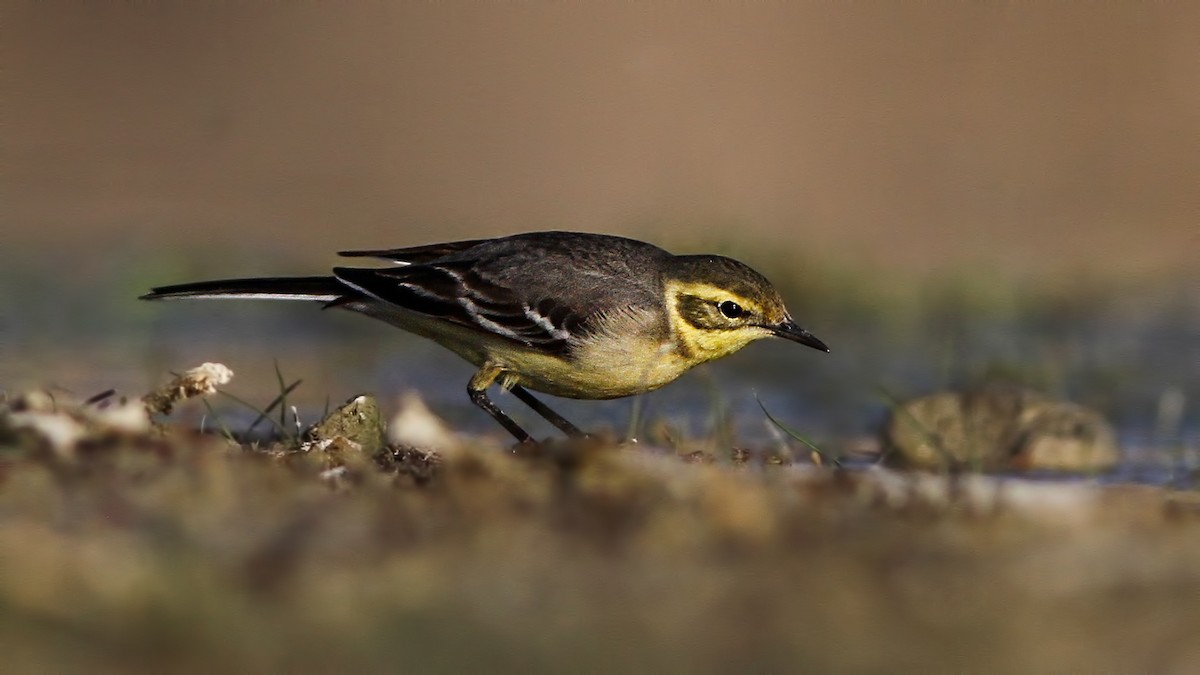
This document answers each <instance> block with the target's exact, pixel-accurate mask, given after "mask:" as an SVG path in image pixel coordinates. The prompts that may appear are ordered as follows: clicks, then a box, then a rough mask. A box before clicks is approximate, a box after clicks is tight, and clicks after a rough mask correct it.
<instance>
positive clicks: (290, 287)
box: [140, 277, 357, 302]
mask: <svg viewBox="0 0 1200 675" xmlns="http://www.w3.org/2000/svg"><path fill="white" fill-rule="evenodd" d="M347 295H357V293H356V292H355V291H353V290H352V289H350V288H347V287H346V286H344V285H342V284H341V283H339V282H338V280H337V279H335V278H334V277H267V278H260V279H218V280H215V281H197V282H193V283H189V284H177V285H174V286H159V287H158V288H152V289H150V292H149V293H147V294H145V295H143V296H141V298H140V299H141V300H174V299H178V298H190V299H210V298H220V299H242V300H310V301H317V302H335V301H339V300H341V299H343V298H344V297H345V296H347Z"/></svg>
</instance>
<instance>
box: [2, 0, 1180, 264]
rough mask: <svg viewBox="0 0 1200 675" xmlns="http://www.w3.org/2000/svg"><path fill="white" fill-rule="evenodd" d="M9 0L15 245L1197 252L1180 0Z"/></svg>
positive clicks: (304, 252)
mask: <svg viewBox="0 0 1200 675" xmlns="http://www.w3.org/2000/svg"><path fill="white" fill-rule="evenodd" d="M5 15H6V18H5V24H6V30H5V31H4V33H5V37H4V43H5V44H4V51H5V54H4V62H5V64H6V65H5V68H4V72H3V78H4V81H5V82H4V90H5V95H4V101H5V109H6V110H5V114H4V117H5V124H3V126H2V128H0V133H2V134H3V145H4V160H3V161H4V163H5V164H6V165H7V166H6V169H5V171H4V176H5V177H4V180H3V201H4V204H5V207H4V209H3V214H2V215H0V218H2V219H3V229H4V232H5V235H4V248H5V249H6V250H7V252H8V254H10V255H11V254H13V253H14V252H23V251H33V250H36V249H38V248H40V247H42V246H45V245H54V246H64V245H65V246H66V247H68V249H71V248H75V247H78V248H79V250H87V251H94V252H103V251H107V250H109V247H110V246H113V245H119V246H128V245H130V244H132V245H134V246H135V247H136V248H137V249H138V250H139V251H146V250H158V249H162V250H168V249H169V250H176V251H178V250H188V249H189V248H192V247H194V246H200V247H201V248H198V249H193V250H196V251H197V253H196V254H195V255H200V253H199V251H200V250H206V251H210V252H211V251H218V250H224V249H227V248H228V247H232V246H238V247H241V248H242V250H249V251H251V252H252V255H268V254H269V253H270V252H271V251H273V250H275V247H284V249H285V250H284V253H285V254H287V255H294V256H299V257H303V258H309V257H311V258H314V259H317V260H325V259H326V257H327V254H328V252H330V251H332V250H335V249H338V248H343V247H353V246H373V245H402V244H411V243H419V242H423V241H427V240H430V239H437V238H441V237H468V236H478V235H482V234H497V233H504V232H511V231H518V230H528V229H538V228H552V227H553V228H558V227H561V228H574V229H587V230H603V231H612V232H618V233H629V234H638V235H642V236H645V237H649V238H657V239H659V240H661V241H664V242H665V243H669V244H677V245H679V246H682V247H685V248H686V247H687V246H688V245H689V244H695V245H700V244H701V243H707V244H712V243H714V242H717V243H719V242H730V243H732V244H734V245H736V247H737V248H738V249H741V250H745V249H751V250H753V249H755V248H758V247H759V246H762V247H764V248H765V247H767V246H781V245H782V247H781V248H779V249H778V250H783V251H786V252H789V253H790V252H794V253H797V254H804V255H806V256H807V257H810V258H811V257H821V258H824V259H827V260H834V261H840V262H844V263H846V264H848V265H863V266H864V269H869V266H875V265H881V264H883V265H889V266H894V267H896V268H899V269H910V270H912V269H915V270H926V269H931V268H933V269H939V268H944V267H946V266H952V267H963V266H967V265H972V264H975V263H979V262H986V263H987V264H988V265H989V267H990V269H992V270H993V271H995V270H1002V271H1005V272H1011V273H1016V274H1021V273H1027V272H1037V273H1041V272H1047V271H1055V270H1062V269H1076V268H1078V267H1087V268H1093V269H1097V270H1102V271H1105V272H1119V273H1122V274H1129V275H1134V276H1141V275H1146V274H1149V275H1154V276H1157V275H1160V274H1171V273H1176V272H1179V271H1181V270H1186V269H1188V266H1189V265H1192V264H1194V262H1195V251H1196V250H1200V191H1198V190H1197V186H1198V185H1200V68H1197V64H1200V41H1198V40H1196V35H1197V34H1198V33H1200V3H1187V2H1156V3H1139V2H1129V3H1044V4H1042V3H1023V2H1002V3H1001V2H996V3H987V2H979V3H959V2H921V3H829V2H804V3H763V4H758V3H727V4H721V5H719V6H715V7H714V6H707V7H694V6H688V5H684V4H679V3H662V4H658V3H619V4H617V3H611V4H604V3H593V4H580V3H561V4H553V5H550V4H541V3H455V2H439V3H426V2H411V3H357V4H354V5H353V6H350V5H341V4H337V3H207V2H190V3H91V4H85V3H36V4H35V3H21V4H15V5H10V6H9V7H8V8H7V9H6V10H5ZM240 271H249V270H240ZM259 271H267V270H259Z"/></svg>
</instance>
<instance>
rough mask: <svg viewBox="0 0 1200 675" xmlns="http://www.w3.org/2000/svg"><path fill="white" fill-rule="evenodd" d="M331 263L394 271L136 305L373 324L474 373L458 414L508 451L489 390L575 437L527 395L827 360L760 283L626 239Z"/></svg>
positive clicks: (536, 242)
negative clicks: (236, 302)
mask: <svg viewBox="0 0 1200 675" xmlns="http://www.w3.org/2000/svg"><path fill="white" fill-rule="evenodd" d="M339 255H342V256H348V257H356V258H378V259H382V260H387V261H390V262H392V263H394V264H395V265H394V266H392V267H385V268H360V267H335V268H333V275H332V276H316V277H267V278H260V279H226V280H219V281H201V282H197V283H190V284H180V285H177V286H163V287H160V288H155V289H153V290H152V291H151V292H150V293H147V294H146V295H143V296H142V298H143V299H145V300H166V299H175V298H248V299H264V300H306V301H312V302H320V303H324V306H325V307H339V308H342V309H348V310H350V311H354V312H359V313H362V314H366V315H367V316H371V317H374V318H376V319H381V320H383V321H386V322H388V323H390V324H392V325H395V326H398V327H400V328H403V329H404V330H407V331H409V332H412V333H416V334H417V335H421V336H423V337H427V338H429V339H431V340H433V341H435V342H437V343H438V344H440V345H442V346H443V347H446V348H447V349H449V350H450V351H452V352H454V353H455V354H458V355H459V356H461V357H462V358H464V359H466V360H467V361H469V362H471V363H472V364H474V365H475V366H476V367H477V368H478V369H479V370H478V371H476V373H475V375H474V377H472V378H471V380H470V382H469V383H468V384H467V392H468V394H469V395H470V397H471V400H472V401H473V402H474V403H475V405H477V406H479V407H480V408H482V409H483V410H485V411H486V412H487V413H488V414H489V415H491V416H492V417H493V418H494V419H495V420H496V421H497V422H499V423H500V424H501V425H502V426H503V427H504V428H505V429H507V430H508V431H509V433H511V434H512V435H513V436H515V437H516V438H517V440H518V441H521V442H524V441H528V440H529V439H530V436H529V433H528V432H526V431H525V430H524V429H522V428H521V426H520V425H518V424H517V423H516V422H514V421H513V420H512V418H510V417H509V416H508V415H506V414H505V413H504V412H503V411H501V410H500V408H498V407H497V406H496V404H495V403H493V402H492V400H491V399H490V398H488V395H487V389H488V387H489V386H491V385H492V384H494V383H496V384H499V385H500V386H502V387H504V388H505V389H508V390H509V391H511V392H512V393H513V395H514V396H516V397H517V398H518V399H519V400H521V401H522V402H524V403H525V404H527V405H528V406H529V407H530V408H532V409H533V410H534V411H535V412H536V413H537V414H539V415H541V416H542V417H543V418H545V419H546V420H547V421H548V422H550V423H551V424H553V425H554V426H555V427H557V428H558V429H560V430H562V431H563V433H566V434H568V435H570V436H578V435H581V434H580V431H579V429H578V428H576V427H575V425H573V424H571V423H570V422H568V421H567V420H566V419H564V418H563V417H562V416H561V415H559V414H558V413H556V412H554V411H553V410H551V409H550V408H549V407H548V406H546V404H545V403H542V402H541V401H539V400H538V399H536V398H534V397H533V395H531V394H530V393H529V392H528V391H527V390H526V389H527V388H528V389H533V390H535V391H540V392H545V393H547V394H552V395H554V396H565V397H567V398H576V399H611V398H620V397H622V396H631V395H633V394H640V393H643V392H647V391H652V390H654V389H657V388H659V387H661V386H663V385H664V384H667V383H668V382H670V381H672V380H674V379H675V378H677V377H679V376H680V375H682V374H683V373H684V372H685V371H687V370H688V369H690V368H692V367H694V366H697V365H699V364H701V363H705V362H707V361H711V360H713V359H719V358H721V357H723V356H728V355H729V354H732V353H733V352H736V351H737V350H739V349H741V348H742V347H745V346H746V345H747V344H749V343H751V342H753V341H755V340H758V339H760V338H765V337H772V336H775V337H782V338H786V339H788V340H792V341H795V342H799V343H800V344H802V345H807V346H809V347H813V348H815V349H820V350H822V351H826V352H828V351H829V349H828V348H827V347H826V346H825V344H824V343H823V342H821V341H820V340H818V339H817V338H816V337H814V336H813V335H812V334H811V333H809V332H808V331H806V330H804V329H803V328H801V327H800V326H798V325H797V324H796V322H795V321H794V320H793V319H792V317H791V315H790V314H788V311H787V309H786V308H785V307H784V304H783V299H782V298H780V296H779V292H778V291H777V290H775V287H774V286H773V285H771V282H769V281H767V279H766V278H765V277H763V275H761V274H759V273H758V272H755V271H754V270H752V269H750V267H748V266H746V265H744V264H742V263H740V262H738V261H736V260H733V259H731V258H726V257H723V256H719V255H672V254H671V253H668V252H667V251H664V250H663V249H661V248H658V247H657V246H653V245H651V244H647V243H645V242H641V241H636V240H633V239H626V238H624V237H614V236H608V235H602V234H585V233H579V232H531V233H527V234H517V235H513V236H509V237H499V238H496V239H473V240H470V241H456V242H448V243H443V244H430V245H427V246H415V247H411V248H398V249H388V250H373V251H344V252H342V253H340V254H339Z"/></svg>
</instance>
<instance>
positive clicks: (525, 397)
mask: <svg viewBox="0 0 1200 675" xmlns="http://www.w3.org/2000/svg"><path fill="white" fill-rule="evenodd" d="M510 391H511V392H512V393H513V396H516V397H517V398H518V399H520V401H521V402H522V403H524V404H525V405H527V406H529V407H530V408H533V411H534V412H535V413H537V414H539V415H541V416H542V418H543V419H545V420H546V421H547V422H549V423H550V424H553V425H554V426H556V427H558V429H559V431H561V432H563V433H564V434H566V435H568V436H573V437H576V438H578V437H581V436H583V435H584V433H583V432H582V431H580V430H579V427H577V426H575V425H574V424H571V423H570V422H568V421H567V419H566V418H565V417H563V416H562V415H559V414H558V413H556V412H554V411H553V410H551V409H550V406H548V405H546V404H545V403H542V402H541V401H539V400H537V399H536V398H534V396H533V394H531V393H529V392H528V391H526V390H525V388H524V387H522V386H521V385H519V384H518V385H515V386H513V388H512V389H510Z"/></svg>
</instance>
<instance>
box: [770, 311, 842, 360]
mask: <svg viewBox="0 0 1200 675" xmlns="http://www.w3.org/2000/svg"><path fill="white" fill-rule="evenodd" d="M771 332H772V333H774V334H775V335H777V336H779V337H781V338H784V339H786V340H791V341H792V342H799V343H800V344H802V345H805V346H807V347H812V348H813V349H820V350H821V351H823V352H826V353H828V352H829V347H826V346H825V343H824V342H821V341H820V340H818V339H817V336H815V335H813V334H812V333H810V332H808V331H806V330H804V329H803V328H801V327H800V326H797V325H796V322H795V321H792V320H791V319H788V320H786V321H784V322H782V323H778V324H775V325H774V326H772V327H771Z"/></svg>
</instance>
